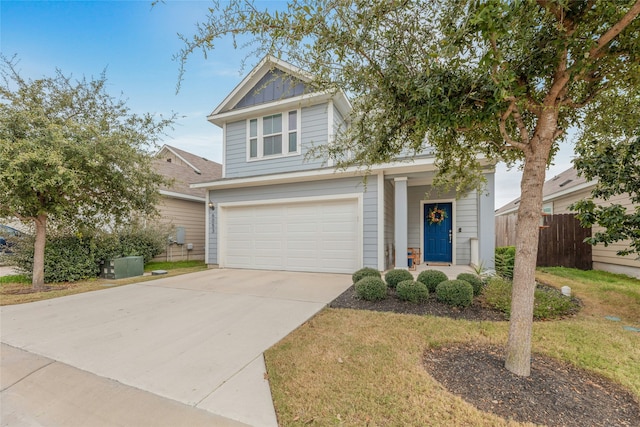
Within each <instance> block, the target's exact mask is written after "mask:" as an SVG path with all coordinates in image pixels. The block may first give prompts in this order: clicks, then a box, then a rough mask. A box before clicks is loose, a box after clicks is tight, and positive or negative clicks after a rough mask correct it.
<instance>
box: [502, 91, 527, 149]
mask: <svg viewBox="0 0 640 427" xmlns="http://www.w3.org/2000/svg"><path fill="white" fill-rule="evenodd" d="M512 114H513V115H514V119H515V120H516V124H517V125H518V130H519V131H520V135H521V136H522V129H520V124H521V123H522V125H524V122H522V117H520V113H519V112H518V111H517V107H516V102H515V100H512V101H511V103H510V104H509V108H507V111H505V112H504V114H502V116H501V117H500V123H499V127H500V135H502V137H503V138H504V141H505V142H506V143H507V144H509V145H511V146H512V147H515V148H519V149H520V150H522V151H525V150H526V149H527V148H528V147H529V144H526V143H524V142H518V141H515V140H513V138H511V136H510V135H509V133H508V132H507V127H506V123H507V119H508V118H509V116H511V115H512ZM516 115H517V116H518V117H520V119H519V120H518V119H516ZM519 122H520V123H519ZM524 131H525V135H526V141H528V140H529V133H528V132H527V130H526V128H524Z"/></svg>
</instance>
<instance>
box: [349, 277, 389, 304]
mask: <svg viewBox="0 0 640 427" xmlns="http://www.w3.org/2000/svg"><path fill="white" fill-rule="evenodd" d="M355 288H356V295H358V297H360V298H362V299H363V300H367V301H377V300H382V299H385V298H386V297H387V284H386V283H385V282H384V280H382V279H381V278H379V277H374V276H366V277H364V278H362V279H360V280H359V281H358V282H357V283H356V284H355Z"/></svg>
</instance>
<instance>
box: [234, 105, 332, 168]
mask: <svg viewBox="0 0 640 427" xmlns="http://www.w3.org/2000/svg"><path fill="white" fill-rule="evenodd" d="M328 105H329V104H328V103H324V104H318V105H314V106H311V107H305V108H302V110H301V119H300V120H301V125H300V144H301V146H300V147H301V153H300V154H298V155H290V156H283V157H273V158H266V159H260V160H251V161H247V121H246V120H241V121H237V122H231V123H227V125H226V134H225V139H226V141H225V143H226V146H225V159H224V162H225V165H226V166H225V178H240V177H247V176H256V175H267V174H273V173H283V172H298V171H304V170H309V169H318V168H321V167H323V166H326V162H325V161H324V159H320V158H317V157H311V156H309V157H308V158H307V153H308V151H309V150H310V149H311V148H312V147H314V146H318V145H325V144H327V140H328V131H329V129H328V120H329V115H328V111H327V108H328ZM287 111H289V110H287Z"/></svg>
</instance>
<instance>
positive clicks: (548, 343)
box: [265, 269, 640, 426]
mask: <svg viewBox="0 0 640 427" xmlns="http://www.w3.org/2000/svg"><path fill="white" fill-rule="evenodd" d="M566 274H569V273H566ZM596 276H599V273H598V274H597V275H596ZM538 280H540V281H541V282H543V283H546V284H548V285H551V286H554V287H556V288H559V287H561V286H564V285H568V286H571V288H572V290H573V293H574V295H575V296H576V297H578V298H580V299H581V300H582V301H583V303H584V307H583V309H582V310H581V311H580V312H579V313H578V314H576V315H575V316H573V317H571V318H568V319H564V320H556V321H546V322H536V323H535V324H534V332H533V351H534V352H538V353H542V354H546V355H548V356H551V357H554V358H557V359H560V360H562V361H565V362H567V363H570V364H573V365H574V366H577V367H579V368H582V369H585V370H588V371H591V372H595V373H596V374H599V375H602V376H604V377H607V378H609V379H611V380H613V381H614V382H616V383H618V384H621V385H622V386H623V387H625V388H627V389H628V390H630V391H631V392H632V393H634V395H635V396H636V397H637V398H638V399H640V370H638V363H639V362H640V345H638V339H639V338H640V337H639V334H638V333H634V332H630V331H625V330H624V329H622V327H621V324H620V322H611V321H609V320H606V319H605V318H604V316H603V315H602V313H606V314H616V313H617V314H618V315H620V317H622V318H623V320H624V321H626V322H638V321H640V307H638V304H637V302H636V299H635V298H633V297H632V298H628V297H627V296H628V294H629V293H632V294H635V293H636V287H637V288H638V289H637V292H639V293H640V286H638V284H640V281H637V280H634V279H631V281H627V279H626V278H624V277H623V278H621V280H615V279H614V280H613V281H600V282H599V284H595V283H593V282H592V280H591V279H584V278H576V277H571V278H568V277H561V276H558V275H554V274H552V273H551V272H550V271H546V269H545V271H540V272H539V273H538ZM607 287H608V290H603V288H607ZM602 296H604V297H606V298H605V299H604V300H602V299H601V297H602ZM626 324H628V323H626ZM508 327H509V325H508V323H506V322H472V321H465V320H453V319H449V318H441V317H430V316H415V315H401V314H394V313H382V312H375V311H367V310H350V309H325V310H323V311H322V312H321V313H320V314H318V315H317V316H315V317H314V318H313V319H311V320H310V321H308V322H307V323H305V324H304V325H302V326H301V327H300V328H299V329H297V330H296V331H294V332H293V333H292V334H290V335H289V336H287V337H286V338H284V339H283V340H282V341H281V342H280V343H278V344H277V345H276V346H274V347H273V348H271V349H270V350H268V351H267V352H266V353H265V358H266V363H267V370H268V373H269V381H270V385H271V392H272V395H273V398H274V403H275V408H276V412H277V414H278V422H279V424H280V425H281V426H306V425H311V426H327V425H343V426H362V425H369V426H380V425H407V426H423V425H429V426H449V425H473V426H507V425H512V426H513V425H525V424H521V423H517V422H514V421H507V420H504V419H502V418H500V417H497V416H496V415H493V414H489V413H486V412H482V411H479V410H478V409H476V408H475V407H474V406H473V405H471V404H469V403H466V402H465V401H463V400H462V399H461V398H459V397H457V396H455V395H453V394H451V393H449V392H448V391H447V390H446V389H445V388H444V387H443V386H442V385H441V384H440V383H438V382H437V381H435V380H434V379H433V378H432V377H431V376H430V375H429V374H428V373H427V372H426V370H425V369H424V368H423V363H422V361H423V356H424V352H425V350H426V349H428V348H437V347H442V346H450V345H454V344H458V343H473V344H476V345H483V344H487V345H498V346H504V344H505V343H506V340H507V334H508ZM505 375H510V374H509V373H507V371H506V370H505ZM487 387H491V384H487Z"/></svg>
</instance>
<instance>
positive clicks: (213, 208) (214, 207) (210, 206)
mask: <svg viewBox="0 0 640 427" xmlns="http://www.w3.org/2000/svg"><path fill="white" fill-rule="evenodd" d="M209 209H211V210H212V211H215V210H216V205H215V204H214V203H213V202H209Z"/></svg>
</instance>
